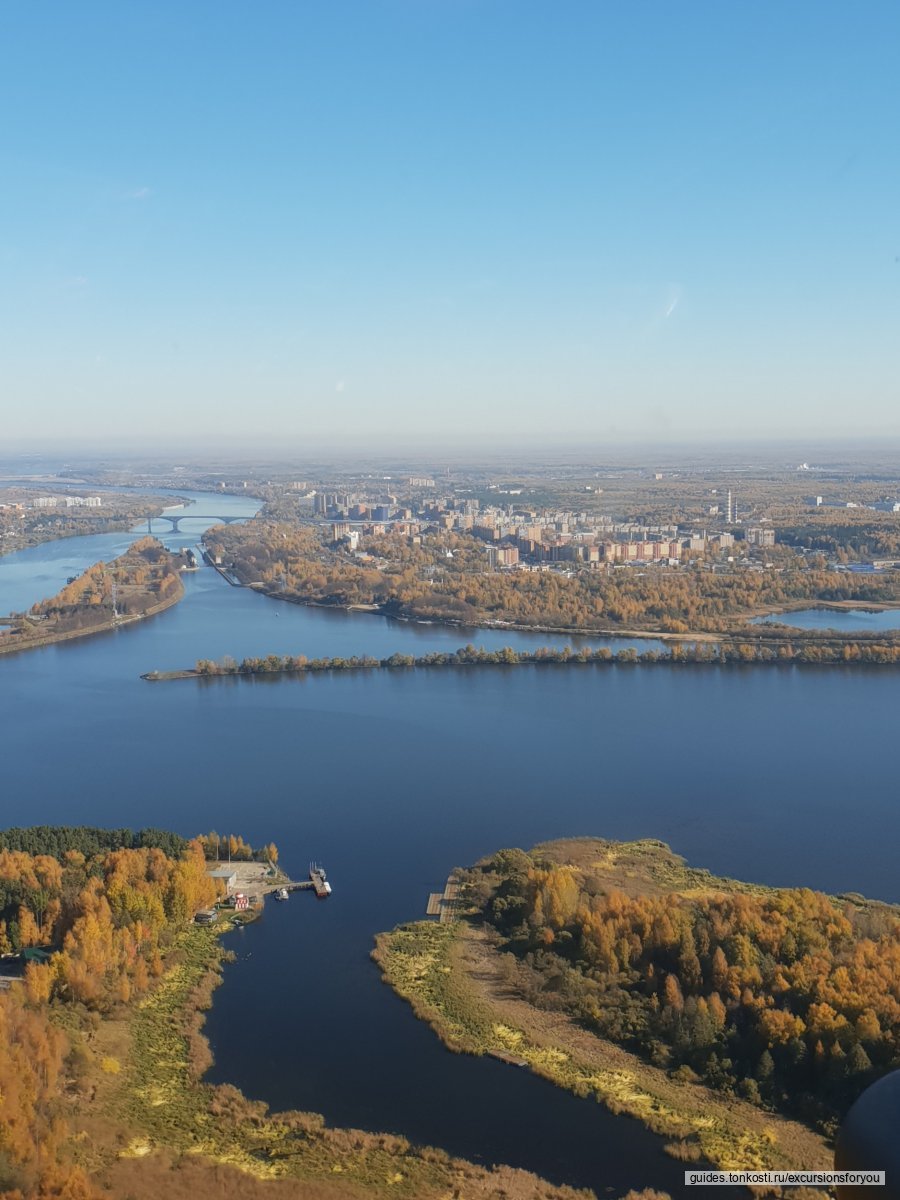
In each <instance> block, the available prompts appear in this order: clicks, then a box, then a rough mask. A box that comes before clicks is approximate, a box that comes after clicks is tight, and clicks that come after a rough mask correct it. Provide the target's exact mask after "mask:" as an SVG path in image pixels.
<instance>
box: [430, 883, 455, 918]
mask: <svg viewBox="0 0 900 1200" xmlns="http://www.w3.org/2000/svg"><path fill="white" fill-rule="evenodd" d="M458 908H459V883H458V881H457V880H456V878H455V876H453V875H451V876H450V878H449V879H448V880H447V882H446V884H445V885H444V890H443V891H442V892H429V893H428V903H427V904H426V906H425V916H426V917H437V918H438V920H439V921H440V923H441V924H442V925H449V924H450V923H451V922H453V921H455V920H456V914H457V909H458Z"/></svg>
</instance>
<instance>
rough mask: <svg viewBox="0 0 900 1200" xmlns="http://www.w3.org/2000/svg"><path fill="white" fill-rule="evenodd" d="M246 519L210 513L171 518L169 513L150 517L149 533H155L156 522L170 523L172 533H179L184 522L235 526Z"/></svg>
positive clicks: (193, 513) (181, 515)
mask: <svg viewBox="0 0 900 1200" xmlns="http://www.w3.org/2000/svg"><path fill="white" fill-rule="evenodd" d="M246 520H247V518H246V517H245V516H244V517H235V516H230V517H220V516H216V515H214V514H213V515H211V514H209V513H195V512H183V513H179V514H178V516H177V517H174V516H171V515H170V514H169V513H161V514H160V515H159V516H158V517H149V518H148V520H147V532H148V533H152V532H153V522H154V521H168V522H169V523H170V524H171V526H172V532H173V533H178V532H179V529H180V526H181V522H182V521H218V522H219V524H220V525H233V524H234V523H235V522H236V521H246Z"/></svg>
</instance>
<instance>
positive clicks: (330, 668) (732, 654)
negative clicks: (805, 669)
mask: <svg viewBox="0 0 900 1200" xmlns="http://www.w3.org/2000/svg"><path fill="white" fill-rule="evenodd" d="M751 664H766V665H775V666H824V665H829V664H835V665H840V666H847V665H860V664H862V665H866V666H896V665H897V664H900V636H897V637H887V638H886V637H884V635H882V634H869V635H862V636H860V635H858V634H857V635H854V636H853V637H852V639H851V638H837V637H834V636H833V635H829V634H828V633H827V632H825V633H815V632H813V633H810V634H809V635H808V636H807V635H806V634H804V635H801V636H800V637H797V636H795V635H794V634H793V633H790V634H785V635H784V636H777V635H775V636H773V635H771V634H768V633H767V634H761V635H760V636H758V637H754V638H744V637H741V638H735V639H733V640H728V641H726V640H717V641H712V642H710V641H701V642H697V643H693V644H691V643H684V642H677V643H673V644H671V645H669V646H668V647H667V648H666V649H665V650H662V651H659V650H636V649H635V648H634V647H627V648H625V649H623V650H611V649H610V648H609V647H608V646H600V647H596V648H591V647H573V646H563V647H553V646H541V647H539V648H537V649H535V650H514V649H513V648H512V647H510V646H506V647H504V648H502V649H499V650H485V649H484V648H483V647H476V646H473V645H472V644H469V645H467V646H461V647H460V648H459V649H457V650H455V651H439V650H438V651H432V652H430V653H428V654H420V655H412V654H401V653H395V654H391V655H388V656H387V657H385V658H375V657H374V656H372V655H368V654H363V655H351V656H350V657H340V656H329V655H325V656H321V657H316V658H308V657H307V656H306V655H304V654H299V655H290V654H287V655H279V654H269V655H267V656H266V657H264V658H262V657H252V658H244V659H243V660H242V661H241V662H238V661H237V660H236V659H233V658H230V657H226V658H223V659H222V660H220V661H218V662H215V661H213V660H211V659H198V661H197V663H196V665H195V666H193V667H188V668H185V669H182V670H173V671H149V672H146V673H145V674H143V675H142V676H141V678H142V679H145V680H147V681H148V682H150V683H164V682H171V681H172V680H176V679H216V678H231V677H234V676H243V677H249V676H255V675H309V674H321V673H323V672H324V673H329V672H330V673H338V672H348V671H396V670H410V669H420V670H421V669H424V670H428V669H436V668H447V667H517V666H620V665H627V666H658V665H664V666H707V667H709V666H733V665H751Z"/></svg>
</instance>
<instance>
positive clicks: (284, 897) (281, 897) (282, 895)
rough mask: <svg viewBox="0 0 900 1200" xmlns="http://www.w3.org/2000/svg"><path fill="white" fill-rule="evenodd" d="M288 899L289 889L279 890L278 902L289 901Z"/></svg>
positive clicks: (276, 895) (277, 894) (276, 897)
mask: <svg viewBox="0 0 900 1200" xmlns="http://www.w3.org/2000/svg"><path fill="white" fill-rule="evenodd" d="M287 898H288V890H287V888H279V889H278V891H277V892H276V893H275V899H276V900H287Z"/></svg>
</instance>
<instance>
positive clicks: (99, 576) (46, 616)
mask: <svg viewBox="0 0 900 1200" xmlns="http://www.w3.org/2000/svg"><path fill="white" fill-rule="evenodd" d="M183 596H184V584H183V582H182V580H181V575H180V563H179V562H178V560H177V557H176V556H175V555H173V554H171V553H169V551H167V550H166V549H165V548H164V547H163V546H162V544H161V543H160V542H158V541H157V540H156V539H155V538H153V537H146V538H142V539H139V540H138V541H136V542H134V543H133V544H132V545H131V546H130V547H129V548H128V549H127V550H126V551H125V553H124V554H121V555H119V557H118V558H115V559H113V560H112V561H111V562H109V563H104V562H100V563H95V564H94V566H92V567H88V568H87V570H85V571H84V572H82V574H81V575H80V576H77V577H75V578H72V579H70V580H69V582H68V583H67V584H66V586H65V587H64V588H63V589H62V590H61V591H60V592H58V593H57V595H55V596H52V597H50V598H49V599H47V600H42V601H40V602H38V603H37V604H35V605H33V607H32V609H31V611H30V612H29V613H27V614H25V615H23V616H22V617H20V618H17V619H15V620H14V621H12V622H11V625H12V628H11V629H10V631H9V632H8V633H2V634H0V654H8V653H11V652H13V651H18V650H30V649H36V648H37V647H40V646H50V645H53V644H54V643H56V642H65V641H71V640H72V639H74V638H81V637H88V636H90V635H92V634H96V633H105V632H108V631H109V630H111V629H117V628H119V627H120V626H124V625H130V624H132V623H134V622H135V621H142V620H144V618H145V617H151V616H155V615H156V614H157V613H161V612H164V611H165V610H166V609H167V608H171V607H172V605H174V604H177V603H178V601H179V600H181V599H182V597H183Z"/></svg>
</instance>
